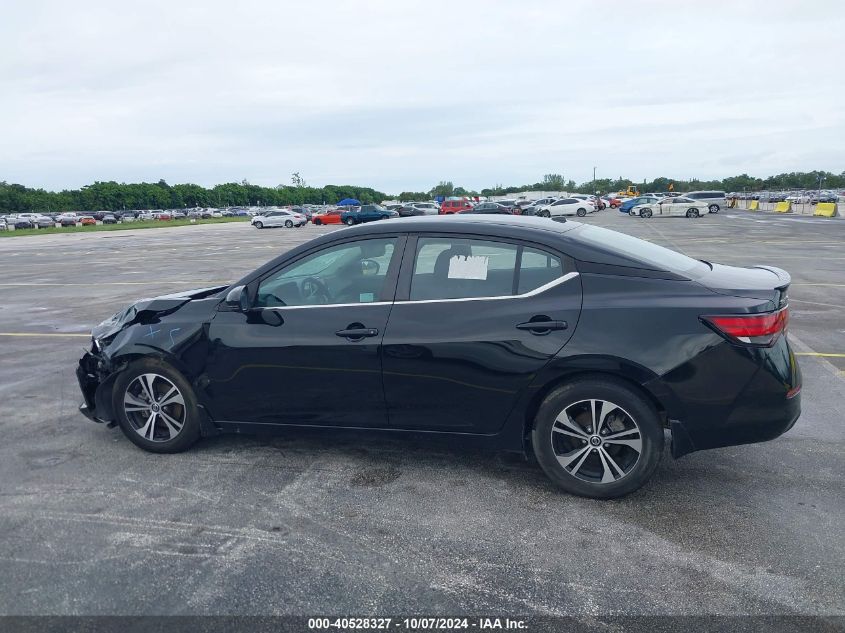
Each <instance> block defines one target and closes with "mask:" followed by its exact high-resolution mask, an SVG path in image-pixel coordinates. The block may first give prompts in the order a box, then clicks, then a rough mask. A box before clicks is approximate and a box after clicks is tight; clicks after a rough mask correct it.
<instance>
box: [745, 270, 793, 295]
mask: <svg viewBox="0 0 845 633" xmlns="http://www.w3.org/2000/svg"><path fill="white" fill-rule="evenodd" d="M752 268H761V269H763V270H768V271H769V272H770V273H774V274H775V275H777V277H778V285H777V286H775V289H776V290H786V289H787V288H788V287H789V284H791V283H792V277H791V276H790V275H789V273H788V272H786V271H785V270H784V269H783V268H776V267H775V266H752Z"/></svg>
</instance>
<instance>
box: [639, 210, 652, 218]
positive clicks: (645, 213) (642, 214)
mask: <svg viewBox="0 0 845 633" xmlns="http://www.w3.org/2000/svg"><path fill="white" fill-rule="evenodd" d="M651 215H652V211H651V209H643V210H642V211H640V217H641V218H650V217H651Z"/></svg>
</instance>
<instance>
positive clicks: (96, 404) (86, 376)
mask: <svg viewBox="0 0 845 633" xmlns="http://www.w3.org/2000/svg"><path fill="white" fill-rule="evenodd" d="M117 374H118V372H117V371H114V370H113V368H111V365H110V363H109V361H108V359H107V358H106V357H105V356H104V355H103V354H102V350H100V349H99V344H98V342H97V340H96V339H94V342H93V344H92V346H91V350H90V351H88V352H85V355H84V356H83V357H82V358H80V359H79V365H78V366H77V368H76V379H77V380H78V381H79V389H80V390H81V391H82V399H83V402H82V404H81V405H79V411H80V413H82V414H83V415H84V416H85V417H87V418H88V419H89V420H93V421H94V422H99V423H105V424H107V425H108V426H110V427H112V426H114V425H115V424H116V420H115V416H114V413H113V411H112V402H111V394H112V390H111V388H112V385H113V383H114V379H115V378H116V377H117Z"/></svg>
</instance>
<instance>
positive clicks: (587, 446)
mask: <svg viewBox="0 0 845 633" xmlns="http://www.w3.org/2000/svg"><path fill="white" fill-rule="evenodd" d="M531 442H532V445H533V447H534V453H535V455H536V457H537V461H538V462H539V463H540V466H541V468H542V469H543V471H545V473H546V475H548V477H549V478H550V479H551V480H552V481H553V482H554V483H555V484H557V485H558V486H560V487H561V488H563V489H564V490H566V491H567V492H571V493H572V494H576V495H580V496H583V497H593V498H596V499H611V498H613V497H621V496H622V495H626V494H628V493H630V492H633V491H634V490H637V489H638V488H640V487H641V486H642V485H643V484H645V482H646V481H648V479H649V478H650V477H651V476H652V474H654V471H655V470H656V469H657V465H658V464H659V463H660V459H661V457H662V455H663V428H662V426H661V424H660V418H659V416H658V414H657V411H656V410H655V408H654V406H653V405H652V404H651V403H650V402H649V401H648V400H647V399H646V398H644V397H643V395H642V394H640V393H638V392H637V391H636V390H635V389H634V388H633V387H631V386H629V385H628V384H626V383H625V382H624V381H621V380H618V379H616V378H613V377H610V376H607V377H603V376H599V377H595V378H581V379H577V380H574V381H572V382H569V383H566V384H565V385H563V386H561V387H558V388H557V389H555V390H553V391H552V392H551V393H550V394H549V395H548V396H546V399H545V400H544V401H543V403H542V405H540V409H539V410H538V412H537V416H536V418H535V420H534V428H533V430H532V433H531Z"/></svg>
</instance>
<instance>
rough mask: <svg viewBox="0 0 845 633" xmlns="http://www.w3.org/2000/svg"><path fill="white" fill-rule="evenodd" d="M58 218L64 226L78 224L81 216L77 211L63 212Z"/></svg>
mask: <svg viewBox="0 0 845 633" xmlns="http://www.w3.org/2000/svg"><path fill="white" fill-rule="evenodd" d="M57 219H58V222H59V224H60V225H62V226H76V224H77V222H79V216H78V215H76V214H75V213H62V214H61V215H59V217H58V218H57Z"/></svg>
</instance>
